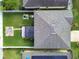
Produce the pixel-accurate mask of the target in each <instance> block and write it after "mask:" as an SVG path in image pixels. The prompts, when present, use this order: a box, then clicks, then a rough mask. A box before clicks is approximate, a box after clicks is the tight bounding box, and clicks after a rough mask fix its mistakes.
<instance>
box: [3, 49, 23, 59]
mask: <svg viewBox="0 0 79 59" xmlns="http://www.w3.org/2000/svg"><path fill="white" fill-rule="evenodd" d="M3 55H4V59H21V49H4V52H3Z"/></svg>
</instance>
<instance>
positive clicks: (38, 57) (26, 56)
mask: <svg viewBox="0 0 79 59" xmlns="http://www.w3.org/2000/svg"><path fill="white" fill-rule="evenodd" d="M22 59H71V54H70V52H58V51H24V52H23V53H22Z"/></svg>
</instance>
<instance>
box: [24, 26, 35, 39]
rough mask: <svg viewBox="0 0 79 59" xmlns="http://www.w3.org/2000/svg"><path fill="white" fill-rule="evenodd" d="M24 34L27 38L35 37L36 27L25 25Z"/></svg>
mask: <svg viewBox="0 0 79 59" xmlns="http://www.w3.org/2000/svg"><path fill="white" fill-rule="evenodd" d="M22 33H23V34H22V36H23V37H27V38H34V27H33V26H25V27H23V29H22Z"/></svg>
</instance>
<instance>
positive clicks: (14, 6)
mask: <svg viewBox="0 0 79 59" xmlns="http://www.w3.org/2000/svg"><path fill="white" fill-rule="evenodd" d="M21 8H22V0H3V10H19V9H21Z"/></svg>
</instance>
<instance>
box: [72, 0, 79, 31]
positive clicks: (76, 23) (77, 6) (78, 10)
mask: <svg viewBox="0 0 79 59" xmlns="http://www.w3.org/2000/svg"><path fill="white" fill-rule="evenodd" d="M73 16H74V20H73V24H72V25H73V26H72V30H79V0H73Z"/></svg>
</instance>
